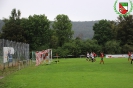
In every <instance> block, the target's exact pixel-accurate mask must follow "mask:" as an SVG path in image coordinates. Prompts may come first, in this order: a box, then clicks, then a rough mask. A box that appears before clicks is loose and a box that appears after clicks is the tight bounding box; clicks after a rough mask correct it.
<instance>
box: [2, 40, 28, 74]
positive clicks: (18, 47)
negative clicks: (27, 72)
mask: <svg viewBox="0 0 133 88" xmlns="http://www.w3.org/2000/svg"><path fill="white" fill-rule="evenodd" d="M4 47H12V48H13V49H14V54H12V61H10V62H9V61H7V62H4V58H5V57H4V52H3V48H4ZM29 60H30V59H29V44H26V43H21V42H14V41H9V40H5V39H0V70H1V72H2V71H4V69H6V68H13V67H14V68H16V69H21V68H22V67H24V66H27V65H28V64H29Z"/></svg>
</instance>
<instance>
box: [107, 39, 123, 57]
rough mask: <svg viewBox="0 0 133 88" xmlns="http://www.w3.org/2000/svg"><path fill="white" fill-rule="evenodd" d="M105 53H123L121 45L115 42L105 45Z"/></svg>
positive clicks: (108, 42)
mask: <svg viewBox="0 0 133 88" xmlns="http://www.w3.org/2000/svg"><path fill="white" fill-rule="evenodd" d="M105 52H106V53H108V54H116V53H120V52H121V47H120V43H119V42H117V41H115V40H111V41H107V42H106V43H105Z"/></svg>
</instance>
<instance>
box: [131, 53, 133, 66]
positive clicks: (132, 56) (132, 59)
mask: <svg viewBox="0 0 133 88" xmlns="http://www.w3.org/2000/svg"><path fill="white" fill-rule="evenodd" d="M132 61H133V52H132V54H131V64H132Z"/></svg>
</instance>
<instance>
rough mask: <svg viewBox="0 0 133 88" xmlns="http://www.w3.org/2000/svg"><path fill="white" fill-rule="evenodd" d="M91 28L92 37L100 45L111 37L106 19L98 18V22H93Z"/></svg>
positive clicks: (109, 24) (109, 26) (109, 25)
mask: <svg viewBox="0 0 133 88" xmlns="http://www.w3.org/2000/svg"><path fill="white" fill-rule="evenodd" d="M93 30H94V37H93V39H96V40H97V41H98V44H100V45H104V44H105V43H106V42H107V41H109V40H112V39H113V33H112V27H111V23H110V22H109V21H107V20H100V21H99V23H95V24H94V26H93Z"/></svg>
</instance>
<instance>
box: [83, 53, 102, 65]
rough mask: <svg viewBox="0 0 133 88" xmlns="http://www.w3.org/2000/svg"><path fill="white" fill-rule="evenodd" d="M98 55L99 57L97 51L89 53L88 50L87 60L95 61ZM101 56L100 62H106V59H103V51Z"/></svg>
mask: <svg viewBox="0 0 133 88" xmlns="http://www.w3.org/2000/svg"><path fill="white" fill-rule="evenodd" d="M96 57H97V55H96V53H94V52H91V53H88V52H87V59H86V60H87V61H92V62H95V61H96ZM100 57H101V61H100V64H101V63H103V64H104V61H103V57H104V54H103V53H102V52H101V53H100Z"/></svg>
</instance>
